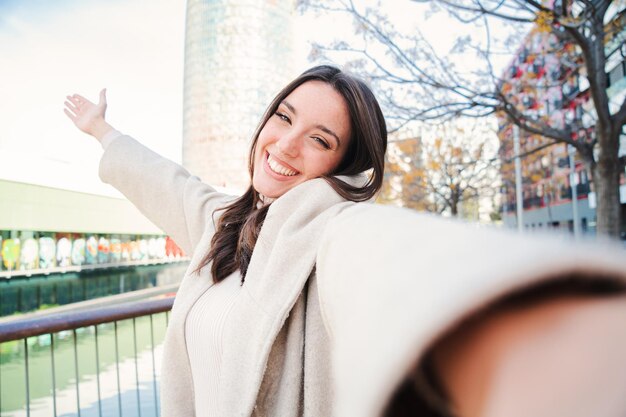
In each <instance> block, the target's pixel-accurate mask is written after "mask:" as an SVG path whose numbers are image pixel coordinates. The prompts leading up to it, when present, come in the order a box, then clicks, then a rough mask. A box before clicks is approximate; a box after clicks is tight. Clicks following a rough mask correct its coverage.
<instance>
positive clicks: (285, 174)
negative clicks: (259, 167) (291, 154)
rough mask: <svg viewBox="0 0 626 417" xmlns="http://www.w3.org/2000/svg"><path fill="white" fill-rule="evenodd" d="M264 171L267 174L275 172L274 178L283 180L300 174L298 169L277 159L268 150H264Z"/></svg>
mask: <svg viewBox="0 0 626 417" xmlns="http://www.w3.org/2000/svg"><path fill="white" fill-rule="evenodd" d="M265 171H267V172H268V173H269V174H275V177H276V179H278V180H285V181H286V180H289V179H290V177H294V176H296V175H298V174H300V172H299V171H298V170H296V169H294V168H293V167H291V166H289V165H288V164H286V163H285V162H283V161H281V160H279V159H278V158H277V157H275V156H273V155H271V154H270V153H269V152H265Z"/></svg>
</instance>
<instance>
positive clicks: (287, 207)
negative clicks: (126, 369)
mask: <svg viewBox="0 0 626 417" xmlns="http://www.w3.org/2000/svg"><path fill="white" fill-rule="evenodd" d="M100 176H101V178H102V180H103V181H105V182H107V183H109V184H112V185H113V186H115V187H116V188H117V189H119V190H120V191H121V192H122V193H123V194H125V195H126V196H127V197H128V199H129V200H130V201H131V202H133V203H134V204H135V205H136V206H137V207H138V208H139V209H140V210H141V211H142V212H143V213H144V214H145V215H146V216H147V217H148V218H149V219H150V220H152V221H153V222H154V223H155V224H156V225H157V226H159V227H161V228H162V229H163V231H164V232H165V233H167V234H168V235H170V236H171V237H172V238H173V239H174V240H175V241H176V242H177V243H178V244H179V246H180V247H181V248H182V249H183V250H184V251H185V252H187V253H188V254H191V262H190V266H189V269H188V271H187V273H186V274H185V277H184V279H183V281H182V283H181V286H180V289H179V291H178V293H177V297H176V301H175V303H174V308H173V310H172V314H171V318H170V325H169V328H168V331H167V335H166V341H165V349H164V355H163V368H162V382H161V386H162V389H161V403H162V415H163V416H165V417H186V416H193V415H194V401H193V398H194V395H203V393H201V392H198V393H194V392H193V384H192V379H191V369H190V367H189V360H188V357H187V349H186V346H185V336H184V328H185V326H184V321H185V318H186V316H187V313H188V311H189V310H190V308H191V306H192V305H193V304H194V302H195V301H196V300H197V298H198V297H200V295H201V294H202V293H203V292H204V291H206V290H207V289H208V288H209V287H210V286H211V285H212V279H211V277H210V274H209V271H208V269H209V268H205V270H203V271H202V272H201V273H200V274H199V275H197V274H193V273H192V272H191V271H193V270H194V269H195V268H196V266H197V265H198V263H199V261H200V260H201V259H202V257H203V256H204V255H205V254H206V253H207V251H208V249H209V244H210V240H211V237H212V235H213V233H214V227H215V222H214V219H213V211H214V210H215V209H217V208H219V207H222V206H223V205H224V204H225V203H227V202H228V201H230V200H232V197H231V196H227V195H224V194H220V193H218V192H216V191H215V190H214V189H213V188H211V187H210V186H208V185H206V184H204V183H202V182H201V181H199V179H198V178H196V177H193V176H191V175H190V174H189V173H188V172H187V171H186V170H184V169H183V168H182V167H180V166H179V165H177V164H174V163H173V162H171V161H168V160H166V159H164V158H162V157H160V156H158V155H157V154H155V153H153V152H152V151H150V150H148V149H146V148H145V147H143V146H142V145H140V144H139V143H137V142H136V141H134V140H133V139H131V138H129V137H121V138H119V139H116V140H115V141H113V142H112V143H111V144H110V146H109V147H108V148H107V150H106V152H105V154H104V155H103V157H102V160H101V163H100ZM218 214H219V213H218ZM570 273H576V274H579V275H586V276H592V275H603V276H605V277H610V278H616V279H619V280H623V281H624V282H626V265H625V264H624V259H623V253H622V252H620V251H618V250H615V249H614V248H606V249H603V250H598V249H595V248H592V247H586V246H574V245H567V244H564V243H561V242H557V241H555V240H554V239H547V238H546V239H537V238H527V237H519V236H514V235H511V234H507V233H502V232H498V231H494V230H488V229H478V228H476V227H474V226H468V225H465V224H460V223H455V222H448V221H443V220H441V219H438V218H435V217H431V216H424V215H418V214H416V213H414V212H412V211H409V210H404V209H397V208H391V207H383V206H378V205H374V204H355V203H350V202H345V201H343V200H342V199H341V198H340V197H339V196H338V195H337V194H336V193H335V192H334V191H333V190H332V188H330V186H328V184H327V183H326V182H325V181H323V180H321V179H317V180H312V181H308V182H306V183H304V184H301V185H299V186H298V187H296V188H294V189H292V190H290V191H289V192H288V193H287V194H285V195H284V196H282V197H281V198H279V199H278V200H276V201H275V202H274V203H273V204H272V206H271V207H270V209H269V212H268V215H267V218H266V220H265V223H264V226H263V228H262V230H261V234H260V236H259V239H258V242H257V245H256V247H255V250H254V254H253V257H252V260H251V263H250V266H249V269H248V274H247V277H246V281H245V284H244V285H243V287H242V291H241V296H240V297H239V298H238V300H237V302H236V304H235V306H234V308H233V310H232V313H231V315H230V317H229V323H228V328H229V329H230V331H229V332H227V333H226V334H225V335H224V346H225V347H224V357H223V361H224V363H225V364H226V365H225V366H224V371H223V375H222V376H221V380H220V391H219V398H218V404H219V405H218V410H217V411H218V413H219V415H222V416H225V417H226V416H228V417H230V416H242V417H243V416H251V415H255V416H281V417H290V416H294V417H295V416H311V417H313V416H315V417H319V416H331V415H336V416H350V417H354V416H372V417H373V416H379V415H380V414H381V412H382V410H383V409H384V407H385V404H386V403H387V402H388V401H389V398H390V397H391V395H392V393H393V390H394V389H395V387H396V386H397V385H398V384H399V383H400V382H401V380H402V379H403V377H404V376H405V374H406V373H407V371H408V370H410V369H412V368H413V367H414V365H415V363H416V362H417V361H418V360H419V358H420V356H421V355H422V354H423V353H424V351H425V350H426V349H427V348H428V346H429V345H430V343H432V341H433V340H435V338H437V337H438V336H440V335H441V334H442V333H443V332H445V331H446V329H449V328H450V327H451V326H453V325H454V324H455V323H458V322H459V320H461V319H462V318H463V317H465V316H467V315H468V314H471V313H472V312H473V311H476V310H477V309H479V308H481V307H483V306H485V305H487V304H489V303H490V302H492V301H494V300H497V299H498V298H499V297H502V296H503V295H505V294H508V293H511V292H512V291H515V290H517V289H521V288H525V287H528V286H531V285H533V284H536V283H538V282H542V281H545V280H549V279H558V278H561V277H564V276H567V275H568V274H570Z"/></svg>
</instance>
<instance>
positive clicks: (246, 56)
mask: <svg viewBox="0 0 626 417" xmlns="http://www.w3.org/2000/svg"><path fill="white" fill-rule="evenodd" d="M294 14H295V2H294V0H241V1H237V2H231V1H227V0H189V1H188V2H187V18H186V25H185V69H184V96H183V165H184V166H185V167H186V168H187V169H188V170H189V171H191V172H192V173H193V174H195V175H198V176H199V177H200V178H202V180H204V181H205V182H207V183H209V184H212V185H215V186H220V187H227V188H230V189H238V190H243V189H244V188H245V187H246V186H247V184H248V183H249V176H248V170H247V154H248V149H249V144H250V139H251V137H252V134H253V132H254V129H255V128H256V125H257V124H258V122H259V120H260V118H261V116H262V114H263V111H264V110H265V107H266V106H267V105H268V104H269V102H270V101H271V99H272V98H273V96H274V95H275V94H276V93H277V92H278V90H279V89H280V88H281V87H282V86H283V85H284V84H286V82H288V81H289V79H290V78H291V77H292V76H293V71H294V46H293V39H294V36H293V29H292V21H293V16H294Z"/></svg>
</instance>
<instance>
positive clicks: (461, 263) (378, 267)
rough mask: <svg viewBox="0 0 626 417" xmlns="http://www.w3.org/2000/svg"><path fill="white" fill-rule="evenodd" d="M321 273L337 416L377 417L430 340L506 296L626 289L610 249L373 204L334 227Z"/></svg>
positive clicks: (619, 255)
mask: <svg viewBox="0 0 626 417" xmlns="http://www.w3.org/2000/svg"><path fill="white" fill-rule="evenodd" d="M316 265H317V266H316V271H317V278H318V287H319V298H320V306H321V310H322V317H323V318H324V324H325V325H326V328H327V331H328V332H329V336H330V339H331V348H332V351H333V360H332V363H333V367H334V370H333V371H334V375H335V377H336V384H337V387H336V394H337V410H338V413H337V414H338V415H360V416H378V415H381V413H382V411H383V409H384V406H385V405H386V404H387V403H388V401H389V400H390V398H391V396H392V394H393V392H394V390H395V388H396V387H398V386H399V384H400V383H401V382H402V380H403V379H404V378H405V376H406V375H407V374H408V373H409V372H410V371H411V370H412V369H414V367H415V365H416V364H417V363H418V362H419V361H420V360H421V359H422V358H423V355H424V354H425V353H426V352H428V349H429V348H430V346H431V344H432V343H433V342H434V341H436V340H437V339H438V338H439V337H440V336H442V335H443V334H445V333H446V332H447V331H448V330H450V329H452V328H453V327H454V326H455V325H456V324H457V323H459V322H460V321H461V320H463V319H464V318H466V317H468V316H470V315H472V314H474V313H475V312H477V311H480V310H481V309H482V308H484V307H486V306H489V305H491V304H493V303H495V302H498V301H499V300H502V299H504V298H506V297H508V296H510V295H513V294H518V293H519V292H521V291H524V290H526V289H531V288H535V287H537V286H540V285H543V284H545V283H549V282H560V280H568V279H569V278H570V277H582V278H588V279H591V280H602V281H606V282H612V281H615V282H616V283H621V284H620V285H622V286H625V285H626V263H625V259H624V256H623V252H622V250H620V249H618V248H616V247H612V246H610V245H606V247H604V246H603V245H601V244H600V243H599V242H595V243H594V244H574V243H571V242H570V243H567V242H564V241H563V240H562V239H556V238H554V237H548V236H544V237H537V236H536V235H535V236H527V235H526V236H520V235H518V234H515V233H509V232H504V231H500V230H495V229H491V228H478V227H476V226H474V225H468V224H465V223H461V222H453V221H446V220H442V219H441V218H437V217H434V216H429V215H424V214H419V213H415V212H414V211H410V210H407V209H399V208H393V207H388V206H380V205H375V204H355V205H354V206H352V207H350V208H348V209H346V210H344V211H343V212H341V213H340V214H339V215H338V216H336V217H335V218H333V219H332V220H331V221H330V222H329V224H328V225H327V227H326V230H325V232H324V235H323V236H322V238H321V240H320V245H319V250H318V256H317V264H316ZM566 283H567V282H566Z"/></svg>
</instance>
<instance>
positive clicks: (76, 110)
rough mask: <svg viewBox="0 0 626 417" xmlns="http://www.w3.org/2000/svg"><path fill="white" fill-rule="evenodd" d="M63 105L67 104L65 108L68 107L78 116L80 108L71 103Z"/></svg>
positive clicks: (67, 102)
mask: <svg viewBox="0 0 626 417" xmlns="http://www.w3.org/2000/svg"><path fill="white" fill-rule="evenodd" d="M63 104H65V107H67V108H68V109H69V110H71V111H72V113H74V114H77V113H78V111H79V110H78V106H77V105H76V104H74V103H71V102H69V101H66V102H64V103H63Z"/></svg>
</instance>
